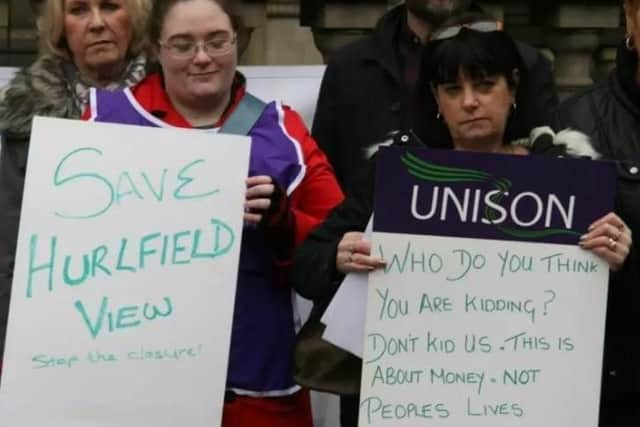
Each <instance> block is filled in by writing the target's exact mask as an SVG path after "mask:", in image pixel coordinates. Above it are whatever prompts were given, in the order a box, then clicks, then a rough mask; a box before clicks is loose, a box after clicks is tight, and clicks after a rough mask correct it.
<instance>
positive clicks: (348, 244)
mask: <svg viewBox="0 0 640 427" xmlns="http://www.w3.org/2000/svg"><path fill="white" fill-rule="evenodd" d="M362 237H363V234H362V233H361V232H359V231H350V232H348V233H345V234H344V235H343V236H342V239H341V240H340V242H339V243H338V250H340V251H349V252H353V251H354V250H355V245H356V242H358V241H360V240H362Z"/></svg>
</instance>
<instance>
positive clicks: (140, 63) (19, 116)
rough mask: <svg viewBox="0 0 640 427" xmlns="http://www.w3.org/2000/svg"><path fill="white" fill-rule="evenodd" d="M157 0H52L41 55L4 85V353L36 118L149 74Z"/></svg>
mask: <svg viewBox="0 0 640 427" xmlns="http://www.w3.org/2000/svg"><path fill="white" fill-rule="evenodd" d="M149 6H150V0H47V1H46V3H45V4H42V5H41V9H40V10H41V12H42V15H41V16H40V17H39V18H38V19H39V20H38V30H39V35H40V40H41V43H42V46H41V52H40V54H39V57H38V58H37V59H36V61H35V62H34V63H33V64H32V65H31V66H29V67H27V68H25V69H23V70H21V71H19V72H18V73H17V74H16V76H15V77H14V78H13V80H12V81H11V82H10V83H9V85H8V86H7V87H6V88H4V89H3V91H2V94H1V96H0V132H2V149H1V150H0V360H1V356H2V353H3V350H4V336H5V331H6V323H7V315H8V306H9V294H10V287H11V281H12V277H13V261H14V254H15V246H16V240H17V233H18V222H19V216H20V205H21V202H22V188H23V183H24V173H25V168H26V161H27V151H28V150H27V147H28V141H29V137H30V133H31V122H32V119H33V117H34V116H36V115H39V116H49V117H60V118H79V117H80V115H81V113H82V111H83V110H84V109H85V108H86V106H87V104H88V99H89V98H88V97H89V88H90V87H93V86H96V87H101V88H106V89H118V88H122V87H125V86H131V85H134V84H136V83H137V82H139V81H140V80H142V78H144V76H145V74H146V59H145V55H144V33H145V20H146V15H147V12H148V9H149ZM0 366H1V365H0Z"/></svg>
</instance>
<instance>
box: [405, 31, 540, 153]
mask: <svg viewBox="0 0 640 427" xmlns="http://www.w3.org/2000/svg"><path fill="white" fill-rule="evenodd" d="M484 20H486V19H484ZM468 22H469V19H468V18H467V19H466V22H464V23H468ZM472 22H473V21H472ZM451 25H460V23H459V21H458V23H454V24H451ZM515 70H517V71H515ZM460 72H462V74H464V75H466V76H468V77H470V78H472V79H476V78H483V77H487V76H503V77H504V78H505V79H506V81H507V84H508V85H509V87H510V88H511V89H513V90H515V89H516V87H517V86H518V85H522V83H523V80H526V78H527V76H526V70H525V69H524V66H523V62H522V59H521V57H520V54H519V52H518V48H517V46H516V44H515V42H514V41H513V39H512V38H511V36H509V34H508V33H506V32H505V31H491V32H481V31H476V30H472V29H469V28H464V27H463V28H462V29H461V30H460V32H459V33H458V34H457V35H456V36H454V37H451V38H447V39H443V40H436V41H433V42H430V43H428V44H427V45H426V46H425V48H424V49H423V53H422V62H421V65H420V71H419V73H418V80H417V83H416V91H415V101H414V108H413V114H412V118H411V121H412V127H413V129H414V132H415V133H416V135H418V137H420V138H421V139H422V140H423V141H424V142H425V143H426V144H427V145H429V146H432V147H439V148H452V147H453V142H452V140H451V135H450V134H449V130H448V128H447V126H446V124H445V123H444V122H443V121H442V120H439V119H437V118H436V115H437V112H438V109H437V104H436V102H435V99H434V97H433V93H432V88H435V87H436V86H438V85H440V84H443V83H454V82H457V81H458V77H459V74H460ZM516 75H517V77H516ZM519 95H520V92H519V91H518V92H516V104H517V105H522V104H523V103H521V102H520V99H519V97H518V96H519ZM529 130H530V129H527V126H526V125H524V124H522V123H519V120H518V113H517V110H516V111H512V112H511V114H510V116H509V118H508V120H507V125H506V129H505V135H504V138H505V142H508V141H512V140H514V139H517V138H521V137H524V136H527V135H528V133H529Z"/></svg>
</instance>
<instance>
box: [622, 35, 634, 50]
mask: <svg viewBox="0 0 640 427" xmlns="http://www.w3.org/2000/svg"><path fill="white" fill-rule="evenodd" d="M624 46H625V47H626V48H627V50H633V39H632V38H631V35H629V34H627V37H625V39H624Z"/></svg>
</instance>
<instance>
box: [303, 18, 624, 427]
mask: <svg viewBox="0 0 640 427" xmlns="http://www.w3.org/2000/svg"><path fill="white" fill-rule="evenodd" d="M463 18H464V17H457V18H456V19H455V20H454V21H451V22H450V25H451V26H450V27H444V28H443V29H441V30H439V31H438V32H436V33H435V34H434V39H436V40H435V41H434V42H433V43H430V44H428V45H427V46H426V47H425V48H424V55H423V58H422V66H421V68H420V73H419V77H418V85H417V89H416V93H417V97H418V101H417V102H416V104H415V105H416V109H415V110H413V111H415V112H416V113H418V114H422V115H423V116H422V117H421V119H422V121H425V122H427V123H428V126H422V127H416V130H417V131H418V134H417V136H418V138H417V139H412V138H411V137H408V136H409V135H407V134H405V133H399V134H397V135H396V136H395V138H394V142H395V143H397V144H405V145H406V144H416V141H417V140H420V141H422V142H423V143H424V145H426V146H429V147H439V148H449V149H456V150H473V151H484V152H498V153H503V154H513V155H528V154H530V153H531V154H539V155H545V156H552V157H555V156H567V155H572V156H588V157H594V158H595V157H597V153H596V152H595V151H593V149H592V147H591V145H590V144H589V142H588V138H586V137H585V136H584V135H583V134H580V133H577V132H570V131H563V132H560V133H558V134H557V135H553V133H552V132H551V130H550V129H548V130H543V129H539V128H537V129H534V130H533V131H532V132H531V133H530V134H528V137H527V138H524V139H522V138H520V136H519V135H520V133H521V132H524V130H525V128H526V127H525V126H524V125H523V123H526V121H523V118H522V116H521V114H520V112H521V111H522V107H524V106H526V104H527V102H529V100H530V94H527V93H526V92H523V91H520V90H519V88H520V85H521V84H526V81H527V78H528V74H527V72H526V70H525V69H523V66H522V59H521V57H520V55H519V53H518V50H517V48H516V46H515V44H514V42H513V40H512V39H511V37H510V36H509V35H508V34H507V33H506V32H502V31H496V30H495V28H494V29H493V30H491V28H490V27H489V26H488V25H487V24H489V21H486V20H484V21H480V20H478V19H477V18H474V19H475V20H473V21H471V20H465V21H462V22H461V20H462V19H463ZM440 37H443V38H442V39H439V38H440ZM432 93H433V94H435V95H432ZM434 97H435V102H434V103H433V104H434V105H433V106H432V105H431V100H432V99H433V98H434ZM525 120H526V119H525ZM514 139H517V140H518V142H517V143H515V142H514ZM560 141H562V143H560ZM374 177H375V162H374V161H373V160H370V161H369V162H367V163H366V167H365V168H364V169H363V173H362V174H361V175H360V177H359V178H358V181H357V185H355V186H354V187H353V189H352V191H351V192H350V194H349V195H348V197H347V199H345V201H344V202H343V203H342V204H341V205H339V206H338V207H337V208H336V209H335V210H334V211H332V213H331V214H330V215H329V217H328V218H327V220H326V221H325V222H324V223H323V224H322V225H321V226H320V227H319V228H317V229H316V230H315V231H313V232H312V233H311V234H310V235H309V237H308V238H307V240H306V241H305V242H304V243H303V245H302V246H301V247H300V248H299V250H298V251H297V253H296V255H295V257H294V261H293V270H292V279H293V285H294V288H295V289H296V290H297V291H298V292H299V293H300V294H301V295H302V296H304V297H306V298H309V299H312V300H313V301H314V303H315V304H317V305H318V307H319V309H320V310H322V308H323V307H324V306H326V304H327V303H328V301H329V300H330V299H331V298H332V296H333V294H334V293H335V292H336V290H337V288H338V286H339V282H340V280H341V279H342V277H343V276H344V274H345V273H349V272H367V271H372V270H374V269H376V268H380V267H382V266H383V265H384V260H382V259H379V258H377V257H374V256H372V255H371V246H370V243H369V242H367V241H366V240H365V239H364V238H363V233H362V232H363V230H364V228H365V226H366V224H367V222H368V221H369V219H370V217H371V213H372V210H373V198H374V181H375V178H374ZM590 230H591V231H589V232H588V233H587V234H586V237H585V238H583V239H582V240H581V242H580V245H581V246H582V247H583V248H585V249H589V250H592V251H593V252H594V253H595V254H597V255H598V256H601V257H602V258H603V259H605V260H606V261H607V262H608V263H609V265H610V267H611V269H612V270H614V271H620V273H622V272H623V271H624V270H625V269H626V267H627V263H626V262H625V261H626V258H627V255H628V253H629V247H630V246H631V234H630V231H629V228H628V227H627V226H626V224H625V223H624V222H623V221H622V220H621V218H620V217H619V216H618V215H616V214H614V213H609V214H608V215H606V216H604V217H603V218H600V219H599V220H597V221H596V222H594V224H593V226H592V228H590ZM612 286H613V285H612ZM362 303H363V304H364V303H365V302H364V301H363V302H362ZM315 310H316V307H315V305H314V311H315ZM605 351H606V350H605ZM353 375H358V372H354V373H353ZM603 398H606V397H603ZM358 412H359V397H358V396H343V397H342V399H341V422H342V426H343V427H347V426H356V425H357V418H358Z"/></svg>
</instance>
